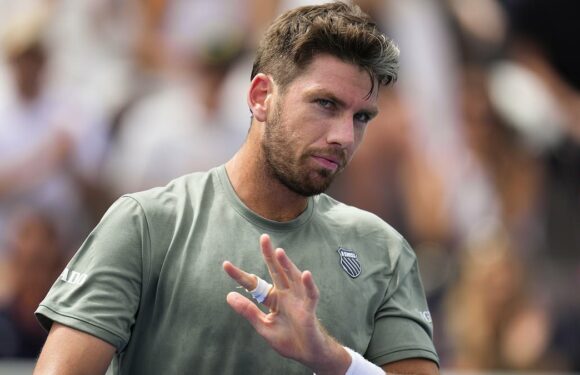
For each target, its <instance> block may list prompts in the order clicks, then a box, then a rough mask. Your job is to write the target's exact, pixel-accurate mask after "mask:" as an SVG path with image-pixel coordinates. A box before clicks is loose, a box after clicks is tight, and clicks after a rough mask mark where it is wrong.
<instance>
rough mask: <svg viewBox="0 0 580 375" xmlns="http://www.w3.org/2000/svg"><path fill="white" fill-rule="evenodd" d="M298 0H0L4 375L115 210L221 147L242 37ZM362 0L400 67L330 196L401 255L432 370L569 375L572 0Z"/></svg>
mask: <svg viewBox="0 0 580 375" xmlns="http://www.w3.org/2000/svg"><path fill="white" fill-rule="evenodd" d="M319 2H320V1H319ZM311 3H316V1H305V0H84V1H77V0H20V1H11V0H0V373H2V374H11V373H13V374H17V373H20V372H22V373H27V372H28V373H30V369H31V366H33V363H34V358H35V357H36V356H37V355H38V353H39V351H40V348H41V346H42V344H43V342H44V339H45V337H46V333H45V332H43V331H42V329H41V328H40V326H39V324H38V323H37V322H36V320H35V318H34V315H33V311H34V310H35V309H36V306H37V305H38V303H39V302H40V300H41V299H42V298H43V296H44V295H45V293H46V292H47V290H48V289H49V287H50V285H51V284H52V283H53V282H54V280H55V279H56V277H58V275H59V274H60V272H61V270H62V269H63V267H64V265H65V264H66V262H67V260H68V259H69V258H70V257H71V256H72V254H73V253H74V252H75V250H76V248H77V247H78V246H79V245H80V243H81V242H82V240H83V239H84V237H86V236H87V234H88V233H89V231H90V230H91V228H92V227H93V226H94V225H95V224H96V222H97V221H98V220H99V219H100V217H101V215H102V214H103V213H104V210H106V208H107V207H108V206H109V205H110V204H111V203H112V202H113V201H114V200H115V199H116V198H117V197H119V196H120V195H122V194H124V193H127V192H133V191H138V190H143V189H146V188H150V187H153V186H158V185H164V184H166V183H167V182H168V181H169V180H171V179H172V178H174V177H177V176H179V175H182V174H186V173H189V172H192V171H198V170H207V169H209V168H211V167H213V166H216V165H218V164H221V163H223V162H225V161H227V160H228V159H229V158H230V157H231V156H232V155H233V154H234V152H235V151H236V150H237V149H238V147H239V146H240V145H241V143H242V142H243V140H244V137H245V134H246V132H247V129H248V126H249V123H250V112H249V110H248V108H247V105H246V99H245V98H246V89H247V87H248V84H249V82H250V71H251V64H252V58H253V51H254V49H255V47H256V43H257V41H258V40H259V39H260V36H261V35H262V33H263V31H264V29H265V28H266V27H267V25H268V24H269V22H270V21H271V20H272V19H273V18H274V17H275V16H277V15H278V14H280V13H281V12H282V11H284V10H286V9H288V8H291V7H294V6H297V5H305V4H311ZM356 3H358V4H359V5H360V6H361V7H362V8H363V9H364V10H366V11H367V12H368V13H369V14H371V15H372V16H373V18H374V19H375V20H376V21H377V24H378V26H379V27H380V28H381V29H382V30H383V31H384V32H385V33H387V34H388V35H389V36H391V37H392V38H393V39H394V40H395V41H396V42H397V44H398V45H399V47H400V49H401V73H400V78H399V81H398V82H397V84H396V85H395V86H394V88H391V89H389V90H384V92H383V93H382V95H381V97H380V106H381V114H380V116H379V117H378V118H377V119H376V120H375V121H374V122H373V123H371V125H370V126H369V128H368V131H367V136H366V139H365V141H364V143H363V147H361V148H360V149H359V151H358V153H357V154H356V156H355V159H354V160H353V162H352V164H351V166H350V167H349V168H348V169H347V171H346V172H345V173H344V174H343V175H341V176H340V178H339V179H338V181H337V182H336V183H335V185H334V186H333V187H332V190H331V191H330V192H329V193H330V194H331V195H333V196H334V197H336V198H338V199H340V200H342V201H345V202H347V203H349V204H353V205H356V206H359V207H361V208H364V209H367V210H369V211H371V212H374V213H376V214H378V215H379V216H381V217H382V218H384V219H385V220H386V221H387V222H389V223H390V224H391V225H393V226H394V227H395V228H397V229H398V230H399V231H400V232H401V233H402V234H403V235H404V236H405V237H406V238H407V239H408V240H409V242H410V243H411V244H412V245H413V247H414V249H415V251H416V253H417V255H418V257H419V262H420V266H421V272H422V276H423V281H424V284H425V287H426V290H427V295H428V299H429V303H430V307H431V312H432V315H433V317H434V319H433V320H434V322H435V343H436V346H437V349H438V351H439V354H440V357H441V364H442V367H443V369H444V370H446V371H447V372H448V373H450V374H482V373H518V372H519V373H527V374H529V373H545V374H553V373H572V372H580V294H579V293H578V289H579V287H580V49H578V38H579V36H580V22H578V19H579V18H578V17H580V2H579V1H577V0H404V1H403V0H360V1H356Z"/></svg>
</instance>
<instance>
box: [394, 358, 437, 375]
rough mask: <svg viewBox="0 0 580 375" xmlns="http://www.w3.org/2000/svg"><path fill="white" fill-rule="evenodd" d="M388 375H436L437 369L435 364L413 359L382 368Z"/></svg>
mask: <svg viewBox="0 0 580 375" xmlns="http://www.w3.org/2000/svg"><path fill="white" fill-rule="evenodd" d="M383 370H385V372H386V373H387V374H388V375H397V374H399V375H407V374H408V375H438V374H439V369H438V368H437V365H436V364H435V362H433V361H430V360H428V359H422V358H413V359H404V360H402V361H397V362H392V363H388V364H386V365H384V366H383Z"/></svg>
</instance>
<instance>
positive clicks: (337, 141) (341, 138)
mask: <svg viewBox="0 0 580 375" xmlns="http://www.w3.org/2000/svg"><path fill="white" fill-rule="evenodd" d="M355 137H356V132H355V128H354V121H353V118H352V117H350V118H349V117H347V116H345V117H341V118H340V119H336V121H334V122H333V123H332V125H331V126H330V129H329V131H328V134H327V138H326V139H327V142H328V143H329V144H334V145H339V146H341V148H345V149H348V150H350V149H352V147H353V145H354V144H355Z"/></svg>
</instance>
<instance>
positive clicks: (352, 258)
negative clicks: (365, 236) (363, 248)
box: [337, 247, 362, 279]
mask: <svg viewBox="0 0 580 375" xmlns="http://www.w3.org/2000/svg"><path fill="white" fill-rule="evenodd" d="M337 251H338V254H339V255H340V265H341V266H342V269H343V270H344V272H346V273H347V275H348V276H350V277H352V278H353V279H354V278H356V277H358V276H359V275H360V274H361V272H362V267H361V265H360V262H359V261H358V256H357V255H356V253H355V252H354V251H352V250H350V249H345V248H343V247H339V248H338V250H337Z"/></svg>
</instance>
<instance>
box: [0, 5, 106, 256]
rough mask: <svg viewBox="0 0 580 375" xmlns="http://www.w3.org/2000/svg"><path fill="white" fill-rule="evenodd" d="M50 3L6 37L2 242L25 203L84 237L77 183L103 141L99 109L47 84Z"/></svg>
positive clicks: (0, 109) (0, 111) (85, 177)
mask: <svg viewBox="0 0 580 375" xmlns="http://www.w3.org/2000/svg"><path fill="white" fill-rule="evenodd" d="M48 11H49V10H48V9H47V8H36V11H28V12H27V13H25V14H20V15H18V16H15V17H14V18H13V19H12V20H11V21H12V22H11V23H10V25H7V26H6V29H5V34H4V35H3V38H2V51H3V52H4V55H5V56H6V58H7V61H8V64H9V69H10V70H9V71H10V73H11V75H10V76H9V77H8V78H10V81H9V83H10V91H9V92H8V97H7V98H5V100H3V101H2V102H0V244H2V241H4V240H5V236H4V233H3V232H4V228H6V223H7V221H8V220H9V218H10V216H11V215H12V213H13V212H14V211H15V210H18V209H19V207H20V206H25V207H29V206H33V207H36V208H37V209H39V210H41V211H43V212H44V213H45V214H46V215H48V216H49V217H50V218H51V219H52V220H54V224H55V225H56V228H57V230H58V231H59V234H60V235H62V236H64V237H63V238H64V239H65V241H69V242H68V245H71V244H73V243H74V241H75V240H76V239H77V238H79V237H82V231H83V230H85V229H86V224H87V221H86V220H87V215H86V213H85V208H84V207H83V191H81V190H80V189H79V186H81V185H80V184H84V185H85V186H88V181H90V180H91V179H92V178H94V176H95V175H94V173H95V171H96V170H97V169H98V166H99V162H100V159H101V157H102V151H103V149H104V145H105V143H104V141H105V137H104V136H105V133H104V131H103V130H104V128H103V127H102V121H101V120H100V119H99V117H98V116H95V115H94V113H91V112H89V111H86V110H85V108H84V107H83V105H82V104H81V103H79V102H78V101H76V100H73V99H72V98H71V97H70V96H67V95H64V94H63V93H61V92H57V91H55V90H53V89H52V88H51V86H50V85H48V84H47V82H48V78H49V76H48V74H49V73H50V70H49V69H48V68H49V51H48V50H47V47H46V45H45V41H44V39H43V38H44V37H45V35H46V26H47V21H48V19H49V13H47V12H48ZM75 246H76V244H75Z"/></svg>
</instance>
